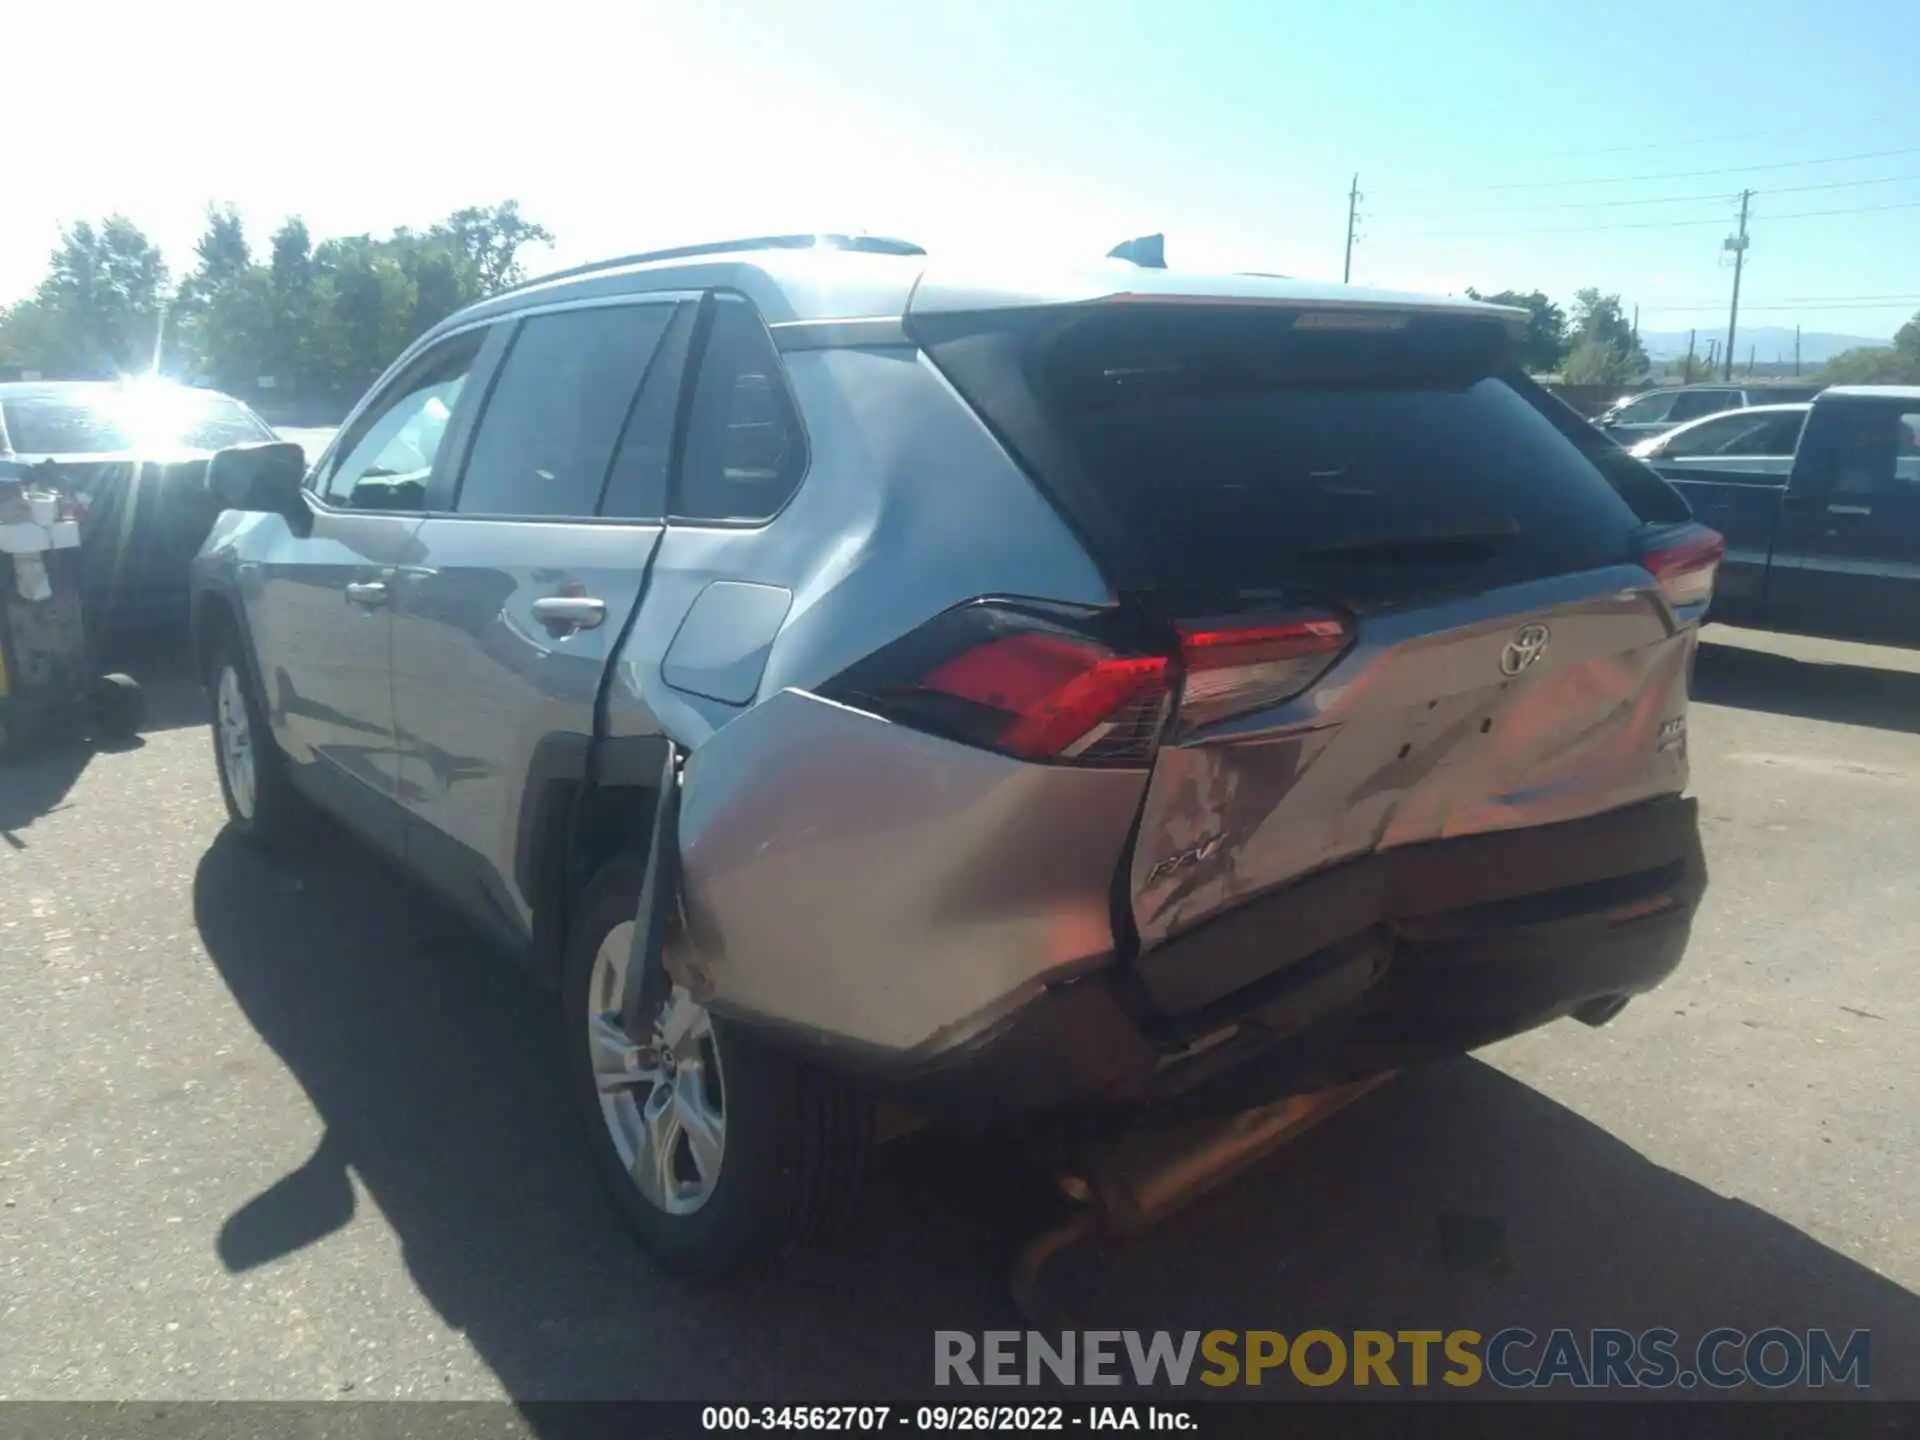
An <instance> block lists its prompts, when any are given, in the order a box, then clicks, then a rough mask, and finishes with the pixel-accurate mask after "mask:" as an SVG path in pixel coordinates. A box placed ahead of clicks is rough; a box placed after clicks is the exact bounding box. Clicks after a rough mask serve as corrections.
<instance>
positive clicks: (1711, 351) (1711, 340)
mask: <svg viewBox="0 0 1920 1440" xmlns="http://www.w3.org/2000/svg"><path fill="white" fill-rule="evenodd" d="M1719 353H1720V341H1719V339H1718V337H1716V336H1712V335H1709V336H1708V337H1707V374H1709V375H1711V374H1713V359H1714V356H1716V355H1718V354H1719Z"/></svg>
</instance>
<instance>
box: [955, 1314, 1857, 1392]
mask: <svg viewBox="0 0 1920 1440" xmlns="http://www.w3.org/2000/svg"><path fill="white" fill-rule="evenodd" d="M1872 1339H1873V1337H1872V1335H1871V1334H1870V1333H1869V1332H1868V1331H1865V1330H1854V1331H1850V1332H1848V1333H1847V1334H1846V1335H1845V1336H1844V1337H1841V1336H1839V1335H1837V1334H1836V1333H1835V1332H1832V1331H1828V1330H1786V1329H1780V1328H1777V1327H1776V1328H1770V1329H1765V1330H1756V1331H1753V1332H1751V1333H1749V1332H1747V1331H1743V1330H1734V1329H1727V1328H1722V1329H1716V1330H1709V1331H1707V1332H1706V1333H1705V1334H1704V1335H1702V1336H1700V1337H1699V1338H1698V1339H1697V1340H1695V1341H1693V1342H1691V1343H1690V1344H1689V1343H1685V1342H1683V1341H1682V1339H1681V1337H1680V1335H1679V1333H1678V1332H1677V1331H1673V1330H1665V1329H1656V1330H1643V1331H1639V1332H1637V1333H1636V1332H1634V1331H1630V1330H1613V1329H1596V1330H1587V1331H1575V1330H1566V1329H1559V1330H1549V1331H1547V1332H1546V1333H1545V1334H1536V1333H1535V1332H1534V1331H1532V1330H1528V1329H1525V1328H1523V1327H1520V1326H1511V1327H1509V1328H1507V1329H1504V1330H1497V1331H1494V1332H1493V1333H1492V1334H1489V1335H1482V1333H1481V1332H1480V1331H1478V1330H1354V1331H1333V1330H1303V1331H1300V1332H1298V1333H1296V1334H1293V1335H1286V1334H1283V1333H1281V1332H1280V1331H1278V1330H1244V1331H1243V1330H1208V1331H1204V1332H1202V1331H1199V1330H1186V1331H1181V1332H1179V1333H1177V1334H1176V1333H1174V1332H1170V1331H1166V1330H1155V1331H1152V1332H1151V1333H1148V1332H1144V1331H1139V1330H1066V1331H1059V1332H1055V1333H1046V1332H1042V1331H1038V1330H988V1331H985V1332H983V1333H980V1334H975V1333H973V1332H971V1331H966V1330H937V1331H935V1332H934V1337H933V1378H934V1383H935V1384H936V1385H963V1386H964V1385H1125V1384H1128V1383H1132V1384H1135V1385H1141V1386H1149V1385H1190V1384H1194V1383H1198V1384H1201V1385H1208V1386H1214V1387H1216V1388H1217V1387H1224V1386H1256V1387H1257V1386H1262V1385H1306V1386H1312V1387H1321V1386H1328V1385H1354V1386H1378V1387H1382V1388H1394V1389H1401V1388H1410V1389H1419V1388H1422V1387H1424V1386H1432V1385H1449V1386H1454V1387H1462V1386H1484V1385H1493V1386H1497V1387H1499V1388H1502V1389H1508V1390H1519V1389H1552V1388H1555V1387H1561V1386H1564V1387H1566V1388H1568V1389H1573V1390H1596V1389H1654V1390H1663V1389H1673V1388H1677V1389H1682V1390H1691V1389H1694V1388H1696V1387H1700V1386H1705V1387H1707V1388H1709V1389H1716V1390H1732V1389H1736V1388H1738V1387H1740V1386H1742V1385H1757V1386H1760V1387H1762V1388H1764V1389H1769V1390H1778V1389H1785V1388H1787V1387H1789V1386H1795V1385H1805V1386H1808V1387H1812V1388H1816V1389H1819V1388H1825V1387H1827V1386H1830V1385H1838V1386H1848V1387H1852V1388H1855V1389H1866V1388H1867V1387H1869V1386H1870V1385H1872V1383H1873V1347H1872Z"/></svg>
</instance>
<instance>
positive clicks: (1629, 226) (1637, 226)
mask: <svg viewBox="0 0 1920 1440" xmlns="http://www.w3.org/2000/svg"><path fill="white" fill-rule="evenodd" d="M1917 206H1920V200H1899V201H1896V202H1895V203H1893V204H1891V205H1855V206H1850V207H1848V208H1845V209H1840V210H1787V211H1784V212H1782V213H1781V214H1778V215H1762V216H1760V217H1759V218H1760V219H1763V220H1767V221H1774V220H1811V219H1814V218H1816V217H1818V216H1822V215H1871V214H1875V213H1877V212H1879V211H1882V210H1912V209H1914V208H1915V207H1917ZM1726 223H1727V220H1726V216H1724V215H1720V216H1716V217H1714V218H1713V219H1710V220H1631V221H1626V222H1624V223H1622V224H1619V225H1548V226H1539V227H1535V228H1531V229H1523V230H1409V231H1407V232H1406V234H1407V238H1408V239H1414V238H1420V239H1470V238H1476V237H1485V236H1490V235H1586V234H1591V233H1595V232H1598V231H1604V230H1680V229H1689V228H1692V227H1695V226H1700V225H1724V224H1726Z"/></svg>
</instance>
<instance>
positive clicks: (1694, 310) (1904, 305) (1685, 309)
mask: <svg viewBox="0 0 1920 1440" xmlns="http://www.w3.org/2000/svg"><path fill="white" fill-rule="evenodd" d="M1643 308H1644V309H1645V310H1646V313H1647V314H1649V315H1717V314H1718V313H1719V312H1720V311H1721V310H1723V309H1725V308H1726V306H1725V302H1724V301H1723V302H1721V303H1719V304H1714V305H1651V306H1645V307H1643ZM1908 309H1920V299H1914V300H1884V301H1881V302H1879V303H1877V304H1872V305H1808V304H1795V305H1785V304H1780V303H1778V302H1776V303H1773V304H1769V305H1744V304H1743V305H1742V306H1741V307H1740V313H1741V314H1742V315H1745V314H1747V313H1748V312H1749V311H1753V310H1771V311H1779V310H1789V311H1794V312H1801V311H1806V310H1908Z"/></svg>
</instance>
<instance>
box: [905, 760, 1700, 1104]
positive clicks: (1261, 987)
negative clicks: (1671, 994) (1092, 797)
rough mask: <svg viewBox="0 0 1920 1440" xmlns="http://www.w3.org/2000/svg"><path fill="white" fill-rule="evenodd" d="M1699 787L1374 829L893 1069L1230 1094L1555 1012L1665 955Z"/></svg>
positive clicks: (936, 1084) (1393, 1058)
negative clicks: (1162, 939)
mask: <svg viewBox="0 0 1920 1440" xmlns="http://www.w3.org/2000/svg"><path fill="white" fill-rule="evenodd" d="M1705 886H1706V866H1705V861H1704V858H1703V856H1702V853H1701V848H1700V842H1699V833H1698V817H1697V811H1696V805H1695V802H1694V801H1692V800H1686V799H1678V798H1670V799H1662V800H1657V801H1652V802H1648V803H1645V804H1640V805H1635V806H1631V807H1628V808H1626V809H1623V810H1619V811H1614V812H1611V813H1608V814H1604V815H1599V816H1595V817H1592V818H1590V819H1585V820H1578V821H1571V822H1566V823H1563V824H1558V825H1551V826H1541V827H1535V828H1530V829H1526V830H1518V831H1512V832H1506V833H1500V834H1492V835H1479V836H1471V837H1463V838H1461V839H1455V840H1444V841H1436V842H1431V843H1427V844H1422V845H1417V846H1407V847H1404V848H1402V849H1400V850H1397V851H1386V852H1380V853H1376V854H1374V855H1371V856H1368V857H1365V858H1364V859H1361V860H1357V861H1353V862H1350V863H1348V864H1346V865H1342V866H1339V867H1335V868H1333V869H1331V870H1328V871H1325V872H1322V873H1320V874H1318V875H1314V876H1309V877H1307V878H1305V879H1303V880H1301V881H1298V882H1296V883H1295V884H1293V885H1289V886H1287V887H1284V888H1283V889H1281V890H1278V891H1275V892H1272V893H1271V894H1269V895H1266V896H1263V897H1261V898H1259V899H1257V900H1254V901H1252V902H1249V903H1248V904H1246V905H1243V906H1241V907H1240V908H1238V909H1236V910H1234V911H1232V912H1231V913H1229V914H1227V915H1223V916H1221V917H1219V918H1218V919H1216V920H1214V921H1212V922H1210V923H1209V924H1207V925H1204V926H1201V927H1199V928H1198V929H1196V930H1194V931H1192V932H1190V933H1188V934H1186V935H1182V936H1178V937H1175V938H1174V939H1173V940H1171V941H1169V942H1168V943H1167V944H1165V945H1163V946H1161V947H1159V948H1158V949H1156V950H1154V951H1152V952H1150V953H1149V954H1147V955H1145V956H1143V957H1141V958H1140V960H1139V961H1137V962H1136V964H1135V965H1134V966H1133V967H1132V968H1131V969H1130V970H1112V971H1107V972H1103V973H1100V974H1097V975H1091V976H1086V977H1082V978H1079V979H1076V980H1074V981H1072V982H1070V983H1066V984H1061V985H1055V986H1053V987H1051V988H1049V989H1047V990H1045V991H1044V992H1042V993H1041V994H1040V995H1039V996H1037V997H1036V998H1034V999H1033V1000H1031V1001H1030V1002H1029V1003H1027V1004H1026V1005H1025V1006H1023V1007H1022V1008H1021V1009H1020V1010H1019V1011H1017V1012H1016V1013H1014V1014H1012V1015H1010V1016H1008V1017H1006V1018H1005V1019H1004V1020H1003V1021H1002V1022H1001V1023H1000V1024H999V1025H997V1026H996V1027H994V1028H993V1029H992V1030H990V1031H989V1032H987V1033H985V1034H983V1035H981V1036H978V1037H977V1038H975V1039H974V1040H972V1041H971V1042H970V1043H968V1044H967V1045H965V1046H962V1047H959V1048H956V1049H955V1050H953V1051H950V1052H949V1053H946V1054H943V1055H941V1056H938V1057H936V1058H932V1059H930V1060H924V1061H922V1062H921V1063H918V1064H916V1065H914V1066H912V1067H911V1068H908V1069H903V1070H899V1071H897V1072H895V1073H893V1074H892V1075H890V1076H889V1077H888V1078H889V1079H890V1080H892V1081H893V1082H894V1083H895V1084H897V1085H898V1086H899V1087H901V1088H902V1089H903V1090H905V1091H907V1092H909V1093H910V1094H912V1095H913V1096H914V1098H916V1099H917V1100H918V1101H919V1102H920V1103H922V1104H927V1105H931V1106H933V1107H935V1108H936V1109H938V1108H946V1107H957V1108H959V1109H962V1110H966V1109H976V1108H977V1109H985V1110H988V1111H994V1110H999V1111H1007V1110H1019V1111H1025V1112H1032V1111H1045V1110H1061V1111H1066V1112H1071V1111H1076V1110H1082V1109H1085V1108H1087V1107H1094V1108H1096V1109H1099V1108H1105V1109H1112V1108H1116V1107H1119V1108H1124V1109H1126V1110H1129V1111H1131V1110H1134V1109H1136V1108H1137V1107H1139V1106H1141V1105H1147V1106H1167V1107H1170V1108H1180V1107H1193V1108H1198V1109H1205V1110H1214V1109H1230V1108H1239V1107H1241V1106H1244V1105H1250V1104H1255V1103H1259V1102H1261V1101H1264V1100H1268V1099H1272V1098H1275V1097H1277V1096H1279V1095H1284V1094H1287V1093H1290V1092H1296V1091H1304V1090H1311V1089H1318V1088H1322V1087H1324V1086H1327V1085H1331V1084H1337V1083H1342V1082H1344V1081H1347V1080H1352V1079H1355V1078H1359V1077H1361V1076H1365V1075H1369V1074H1374V1073H1378V1072H1380V1071H1384V1070H1390V1069H1395V1068H1398V1067H1401V1066H1404V1065H1407V1064H1410V1063H1416V1062H1418V1061H1421V1060H1424V1059H1429V1058H1434V1057H1437V1056H1441V1055H1447V1054H1454V1053H1460V1052H1463V1051H1466V1050H1470V1049H1473V1048H1476V1047H1478V1046H1480V1045H1484V1044H1487V1043H1490V1042H1491V1041H1494V1040H1497V1039H1501V1038H1503V1037H1505V1036H1509V1035H1515V1034H1519V1033H1521V1032H1522V1031H1525V1030H1529V1029H1532V1028H1534V1027H1536V1026H1539V1025H1542V1024H1545V1023H1547V1022H1548V1021H1551V1020H1554V1019H1558V1018H1560V1017H1562V1016H1567V1015H1574V1014H1576V1013H1578V1014H1583V1015H1585V1016H1587V1017H1589V1018H1592V1019H1595V1020H1596V1021H1597V1020H1598V1019H1600V1018H1603V1017H1606V1016H1610V1014H1611V1013H1612V1012H1613V1011H1614V1010H1615V1009H1617V1008H1618V1003H1619V1002H1621V1001H1623V1000H1624V999H1625V998H1626V997H1629V996H1632V995H1636V994H1640V993H1643V992H1645V991H1647V990H1651V989H1652V988H1654V987H1655V986H1656V985H1658V984H1659V983H1660V982H1661V981H1662V980H1664V979H1665V978H1666V977H1667V976H1668V975H1669V974H1670V973H1672V971H1673V969H1674V968H1675V967H1676V966H1677V965H1678V964H1679V963H1680V959H1681V956H1682V955H1683V954H1684V953H1685V950H1686V946H1687V941H1688V938H1689V934H1690V932H1691V929H1692V924H1693V916H1694V912H1695V911H1696V909H1697V908H1698V906H1699V902H1700V898H1701V895H1702V894H1703V892H1704V890H1705Z"/></svg>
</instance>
